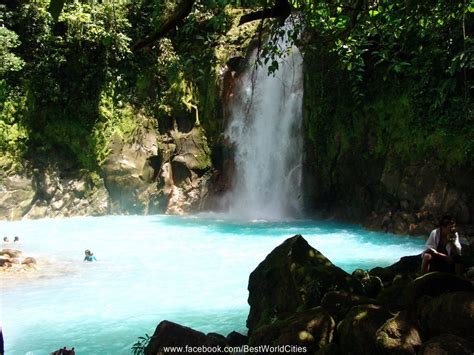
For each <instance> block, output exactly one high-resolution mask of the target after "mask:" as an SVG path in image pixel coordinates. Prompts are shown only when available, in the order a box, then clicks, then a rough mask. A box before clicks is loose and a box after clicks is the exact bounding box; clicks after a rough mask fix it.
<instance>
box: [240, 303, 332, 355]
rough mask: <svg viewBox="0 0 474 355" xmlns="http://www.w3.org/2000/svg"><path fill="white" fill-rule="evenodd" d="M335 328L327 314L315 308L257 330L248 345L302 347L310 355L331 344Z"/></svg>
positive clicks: (323, 310) (319, 308)
mask: <svg viewBox="0 0 474 355" xmlns="http://www.w3.org/2000/svg"><path fill="white" fill-rule="evenodd" d="M335 328H336V322H335V321H334V319H333V318H332V317H331V316H330V315H329V313H328V312H327V311H326V310H325V309H323V308H321V307H316V308H313V309H310V310H307V311H304V312H299V313H296V314H294V315H293V316H291V317H289V318H287V319H285V320H278V321H276V322H274V323H272V324H269V325H264V326H262V327H260V328H258V329H257V330H256V331H255V332H254V333H253V334H252V336H251V337H250V341H249V345H250V346H259V345H269V346H277V347H278V346H292V347H294V348H297V347H299V348H303V347H304V348H306V351H305V352H307V353H310V354H312V353H313V352H314V351H316V350H319V349H321V348H324V347H325V346H327V345H328V344H330V343H331V341H332V339H333V335H334V330H335ZM294 353H296V351H295V352H294Z"/></svg>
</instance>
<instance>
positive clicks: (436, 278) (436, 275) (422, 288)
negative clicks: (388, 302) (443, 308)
mask: <svg viewBox="0 0 474 355" xmlns="http://www.w3.org/2000/svg"><path fill="white" fill-rule="evenodd" d="M471 290H472V285H471V283H470V282H469V281H467V280H465V279H463V278H461V277H459V276H456V275H453V274H449V273H444V272H430V273H428V274H426V275H423V276H421V277H418V278H417V279H415V280H413V281H412V282H410V283H409V284H408V285H407V286H406V288H405V289H404V290H403V293H402V294H401V297H400V301H399V304H400V306H402V307H411V308H412V307H415V306H416V303H417V300H419V299H420V298H421V297H422V296H430V297H437V296H439V295H442V294H444V293H448V292H456V291H471Z"/></svg>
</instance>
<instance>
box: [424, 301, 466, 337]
mask: <svg viewBox="0 0 474 355" xmlns="http://www.w3.org/2000/svg"><path fill="white" fill-rule="evenodd" d="M418 313H419V322H420V324H421V327H422V329H423V331H424V333H425V334H427V335H428V336H436V335H440V334H443V333H450V334H454V335H458V336H460V337H463V338H466V339H468V340H471V341H474V332H473V330H474V292H453V293H447V294H444V295H441V296H439V297H436V298H433V299H431V300H429V301H428V302H427V303H426V304H424V305H422V306H421V307H420V309H419V312H418Z"/></svg>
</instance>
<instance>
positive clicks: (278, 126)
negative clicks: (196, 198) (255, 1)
mask: <svg viewBox="0 0 474 355" xmlns="http://www.w3.org/2000/svg"><path fill="white" fill-rule="evenodd" d="M278 45H279V46H280V47H282V48H286V38H285V37H282V38H280V40H279V43H278ZM256 55H257V53H256V51H255V52H254V54H253V55H252V57H251V58H250V63H251V65H249V68H248V69H247V70H246V71H245V72H244V73H243V74H242V75H241V77H240V81H239V82H238V83H237V84H236V85H237V87H236V89H235V92H234V95H235V98H234V100H233V101H232V104H231V107H230V121H229V125H228V127H227V129H226V132H225V134H226V136H227V137H228V139H229V141H230V142H231V144H232V146H233V147H234V160H235V168H236V171H235V176H234V186H233V190H232V191H231V193H230V196H228V198H229V200H228V204H229V214H230V215H231V216H233V217H236V218H246V219H249V218H250V219H269V220H281V219H288V218H292V217H297V216H298V215H299V214H300V212H301V209H302V196H301V180H302V159H303V152H302V150H303V142H302V137H301V126H302V100H303V70H302V67H303V66H302V64H303V60H302V56H301V54H300V52H299V50H298V49H297V48H296V47H293V48H291V51H290V53H289V54H287V55H286V56H284V57H282V58H280V59H279V60H278V70H277V71H276V72H275V73H274V75H272V74H270V75H268V66H265V65H261V66H258V65H252V63H255V60H256Z"/></svg>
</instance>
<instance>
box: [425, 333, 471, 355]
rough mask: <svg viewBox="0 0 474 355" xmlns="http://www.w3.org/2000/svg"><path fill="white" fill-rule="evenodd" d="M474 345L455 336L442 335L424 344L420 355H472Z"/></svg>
mask: <svg viewBox="0 0 474 355" xmlns="http://www.w3.org/2000/svg"><path fill="white" fill-rule="evenodd" d="M473 353H474V344H473V343H472V342H470V341H468V340H466V339H463V338H461V337H458V336H456V335H453V334H442V335H440V336H437V337H434V338H432V339H430V340H428V341H427V342H426V343H423V345H422V347H421V349H420V351H419V352H418V354H419V355H472V354H473Z"/></svg>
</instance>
